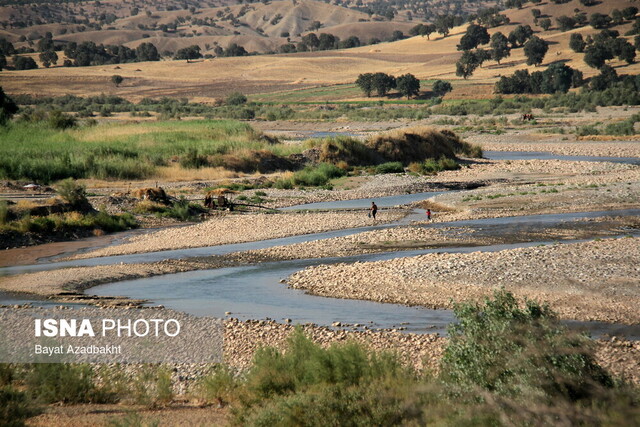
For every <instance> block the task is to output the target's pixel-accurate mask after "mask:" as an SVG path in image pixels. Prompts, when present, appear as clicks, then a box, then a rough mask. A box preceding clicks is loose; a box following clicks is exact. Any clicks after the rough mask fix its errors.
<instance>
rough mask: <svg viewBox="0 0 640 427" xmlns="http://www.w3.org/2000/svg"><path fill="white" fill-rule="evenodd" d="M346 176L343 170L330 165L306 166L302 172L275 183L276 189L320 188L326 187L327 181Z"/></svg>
mask: <svg viewBox="0 0 640 427" xmlns="http://www.w3.org/2000/svg"><path fill="white" fill-rule="evenodd" d="M345 174H346V172H345V170H344V169H341V168H339V167H337V166H336V165H333V164H331V163H320V164H318V165H317V166H307V167H305V168H304V169H303V170H301V171H298V172H296V173H294V174H293V176H292V177H290V178H284V179H280V180H278V181H276V183H275V187H276V188H284V189H287V188H289V189H290V188H293V187H295V186H308V187H320V186H323V185H326V184H327V183H328V182H329V180H331V179H333V178H339V177H341V176H344V175H345Z"/></svg>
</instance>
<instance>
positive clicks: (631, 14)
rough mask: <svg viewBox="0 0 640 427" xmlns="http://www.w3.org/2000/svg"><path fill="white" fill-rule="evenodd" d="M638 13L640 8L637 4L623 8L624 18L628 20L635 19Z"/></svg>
mask: <svg viewBox="0 0 640 427" xmlns="http://www.w3.org/2000/svg"><path fill="white" fill-rule="evenodd" d="M637 14H638V8H637V7H635V6H629V7H625V8H624V9H622V16H623V17H624V19H626V20H628V21H631V20H633V19H634V18H635V17H636V15H637Z"/></svg>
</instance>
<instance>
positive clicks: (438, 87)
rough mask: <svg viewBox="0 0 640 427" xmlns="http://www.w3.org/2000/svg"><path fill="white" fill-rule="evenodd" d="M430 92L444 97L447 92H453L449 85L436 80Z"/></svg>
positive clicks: (443, 81)
mask: <svg viewBox="0 0 640 427" xmlns="http://www.w3.org/2000/svg"><path fill="white" fill-rule="evenodd" d="M431 90H432V91H433V93H435V94H436V95H438V96H444V95H446V94H447V93H448V92H451V91H452V90H453V87H452V86H451V83H449V82H447V81H445V80H436V81H435V82H433V87H432V89H431Z"/></svg>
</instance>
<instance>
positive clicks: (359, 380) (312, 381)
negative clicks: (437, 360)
mask: <svg viewBox="0 0 640 427" xmlns="http://www.w3.org/2000/svg"><path fill="white" fill-rule="evenodd" d="M414 382H415V375H414V372H413V371H412V370H410V369H408V368H405V367H403V366H402V364H401V363H400V361H399V359H398V358H397V357H396V356H395V355H392V354H385V353H382V354H378V353H373V352H368V351H367V350H366V349H365V348H364V347H363V346H362V345H360V344H356V343H342V344H334V345H332V346H330V347H329V348H327V349H323V348H321V347H320V346H319V345H317V344H315V343H313V342H312V341H310V340H309V339H308V338H307V337H305V336H304V334H303V332H302V330H301V329H299V328H298V329H296V331H295V332H294V333H293V334H292V335H291V336H290V337H289V338H288V340H287V350H286V352H281V351H279V350H277V349H275V348H271V347H266V348H262V349H259V350H258V351H257V352H256V353H255V355H254V358H253V363H252V367H251V369H250V370H249V372H248V373H247V376H246V380H245V384H244V385H243V387H242V388H241V389H240V393H239V396H240V398H241V401H242V408H241V410H240V411H238V412H237V413H236V422H238V423H240V424H252V425H273V422H274V421H276V424H280V425H293V424H308V423H310V422H312V420H314V419H315V421H316V422H317V421H318V420H319V419H322V420H323V423H325V424H327V425H339V424H343V423H344V422H345V421H348V422H351V423H353V425H371V424H375V425H388V424H392V423H393V421H396V420H398V419H399V416H398V415H399V414H400V413H402V411H403V408H402V406H401V405H397V406H396V405H390V404H389V403H391V402H389V400H392V399H393V396H390V395H392V394H393V393H392V391H391V390H390V389H393V388H395V387H405V384H406V385H410V384H412V383H414ZM383 390H384V391H383ZM364 396H367V397H368V399H363V398H362V397H364ZM385 398H387V399H388V400H387V399H385ZM385 400H387V401H386V402H385V403H387V405H381V403H382V402H384V401H385ZM376 401H377V402H376ZM376 403H377V404H378V405H376ZM374 408H375V409H374ZM320 412H322V415H321V416H320ZM318 416H320V418H317V417H318ZM303 420H304V421H303Z"/></svg>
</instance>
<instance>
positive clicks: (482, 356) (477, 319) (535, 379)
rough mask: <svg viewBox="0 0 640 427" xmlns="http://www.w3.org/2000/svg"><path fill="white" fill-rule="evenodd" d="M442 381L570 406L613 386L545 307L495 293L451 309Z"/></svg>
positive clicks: (581, 342)
mask: <svg viewBox="0 0 640 427" xmlns="http://www.w3.org/2000/svg"><path fill="white" fill-rule="evenodd" d="M454 312H455V314H456V317H457V318H458V321H459V323H457V324H454V325H451V326H450V327H449V337H450V338H449V340H450V341H449V345H448V346H447V349H446V350H445V353H444V356H443V359H442V363H441V368H442V378H443V379H444V380H445V381H446V382H448V383H449V384H450V385H453V386H459V387H460V388H461V389H463V390H471V389H474V388H480V389H484V390H486V391H489V392H491V393H496V394H498V395H502V396H507V397H509V398H514V397H518V396H522V397H526V398H527V399H532V400H534V401H535V400H541V401H542V402H544V403H546V404H550V403H553V402H554V400H555V399H563V400H565V401H570V402H576V401H578V400H583V399H592V398H595V397H597V394H596V393H597V392H598V391H599V390H598V389H600V388H604V389H609V388H611V387H613V380H612V378H611V377H610V376H609V374H608V373H607V372H606V371H605V370H604V369H603V368H602V367H600V365H598V364H597V363H596V361H595V356H594V352H593V347H592V344H591V343H590V342H589V340H588V339H586V338H585V337H584V336H581V335H575V334H569V333H568V332H567V331H566V329H565V328H564V327H563V326H561V325H560V322H559V321H558V319H557V318H556V316H555V314H554V313H553V312H552V311H551V309H550V308H549V307H548V306H547V305H541V304H539V303H537V302H535V301H529V300H527V301H525V303H524V307H523V308H520V306H519V302H518V301H517V300H516V298H515V297H514V296H513V295H512V294H511V293H509V292H506V291H504V290H501V291H495V292H494V296H493V299H486V300H485V302H484V304H483V305H480V304H471V303H465V304H455V305H454Z"/></svg>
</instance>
